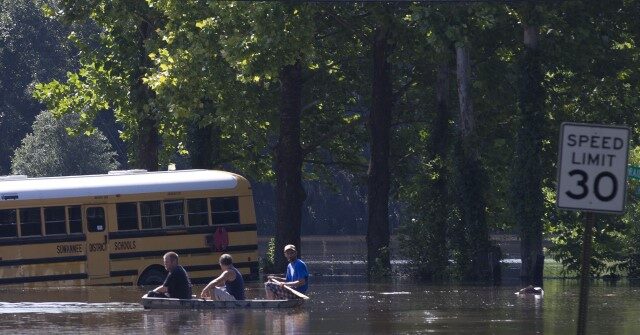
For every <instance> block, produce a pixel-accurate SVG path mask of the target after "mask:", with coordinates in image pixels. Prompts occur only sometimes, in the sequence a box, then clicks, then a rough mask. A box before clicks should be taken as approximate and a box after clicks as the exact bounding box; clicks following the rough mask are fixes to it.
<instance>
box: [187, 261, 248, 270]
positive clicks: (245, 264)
mask: <svg viewBox="0 0 640 335" xmlns="http://www.w3.org/2000/svg"><path fill="white" fill-rule="evenodd" d="M258 265H259V264H258V262H257V261H255V262H240V263H233V266H235V267H236V268H238V269H239V268H251V267H257V266H258ZM184 269H185V270H187V271H188V272H189V271H208V270H220V265H219V264H207V265H191V266H185V267H184Z"/></svg>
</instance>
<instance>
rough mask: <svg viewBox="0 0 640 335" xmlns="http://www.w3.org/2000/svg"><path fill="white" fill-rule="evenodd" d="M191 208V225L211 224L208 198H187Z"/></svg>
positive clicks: (188, 205)
mask: <svg viewBox="0 0 640 335" xmlns="http://www.w3.org/2000/svg"><path fill="white" fill-rule="evenodd" d="M187 207H188V208H189V226H206V225H208V224H209V218H208V217H209V210H208V209H207V199H189V200H187Z"/></svg>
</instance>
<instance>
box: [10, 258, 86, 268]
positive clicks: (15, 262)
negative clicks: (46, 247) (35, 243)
mask: <svg viewBox="0 0 640 335" xmlns="http://www.w3.org/2000/svg"><path fill="white" fill-rule="evenodd" d="M86 260H87V256H66V257H48V258H29V259H13V260H4V261H0V266H15V265H31V264H46V263H67V262H84V261H86Z"/></svg>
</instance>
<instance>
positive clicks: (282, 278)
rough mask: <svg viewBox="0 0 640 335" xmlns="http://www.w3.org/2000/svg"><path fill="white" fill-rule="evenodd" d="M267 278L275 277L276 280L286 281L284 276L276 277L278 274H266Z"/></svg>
mask: <svg viewBox="0 0 640 335" xmlns="http://www.w3.org/2000/svg"><path fill="white" fill-rule="evenodd" d="M267 279H269V280H272V279H275V280H277V281H286V280H287V279H286V278H284V277H278V276H276V275H268V276H267Z"/></svg>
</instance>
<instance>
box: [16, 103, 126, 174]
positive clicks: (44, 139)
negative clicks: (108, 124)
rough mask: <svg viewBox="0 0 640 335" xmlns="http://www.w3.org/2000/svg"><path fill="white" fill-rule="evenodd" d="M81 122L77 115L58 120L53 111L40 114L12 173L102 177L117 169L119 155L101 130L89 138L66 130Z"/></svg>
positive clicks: (21, 149)
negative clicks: (117, 156) (93, 175)
mask: <svg viewBox="0 0 640 335" xmlns="http://www.w3.org/2000/svg"><path fill="white" fill-rule="evenodd" d="M79 122H80V120H79V117H78V115H75V114H67V115H65V116H64V117H62V118H61V119H57V118H55V117H54V116H53V115H52V113H51V112H48V111H44V112H42V113H40V115H38V116H37V117H36V120H35V122H34V123H33V133H31V134H28V135H27V136H26V137H25V138H24V139H23V140H22V145H21V146H20V147H19V148H18V149H16V151H15V154H14V156H13V159H12V172H13V174H24V175H28V176H29V177H48V176H68V175H81V174H102V173H107V172H108V171H110V170H115V169H117V167H118V163H117V162H116V159H115V156H116V153H115V152H114V151H113V150H112V148H111V145H110V144H109V142H108V141H107V139H106V138H105V136H104V135H103V134H102V133H101V132H100V131H99V130H96V131H95V132H93V133H91V134H88V135H87V134H77V135H75V136H73V135H69V134H68V133H67V129H76V127H78V123H79Z"/></svg>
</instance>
